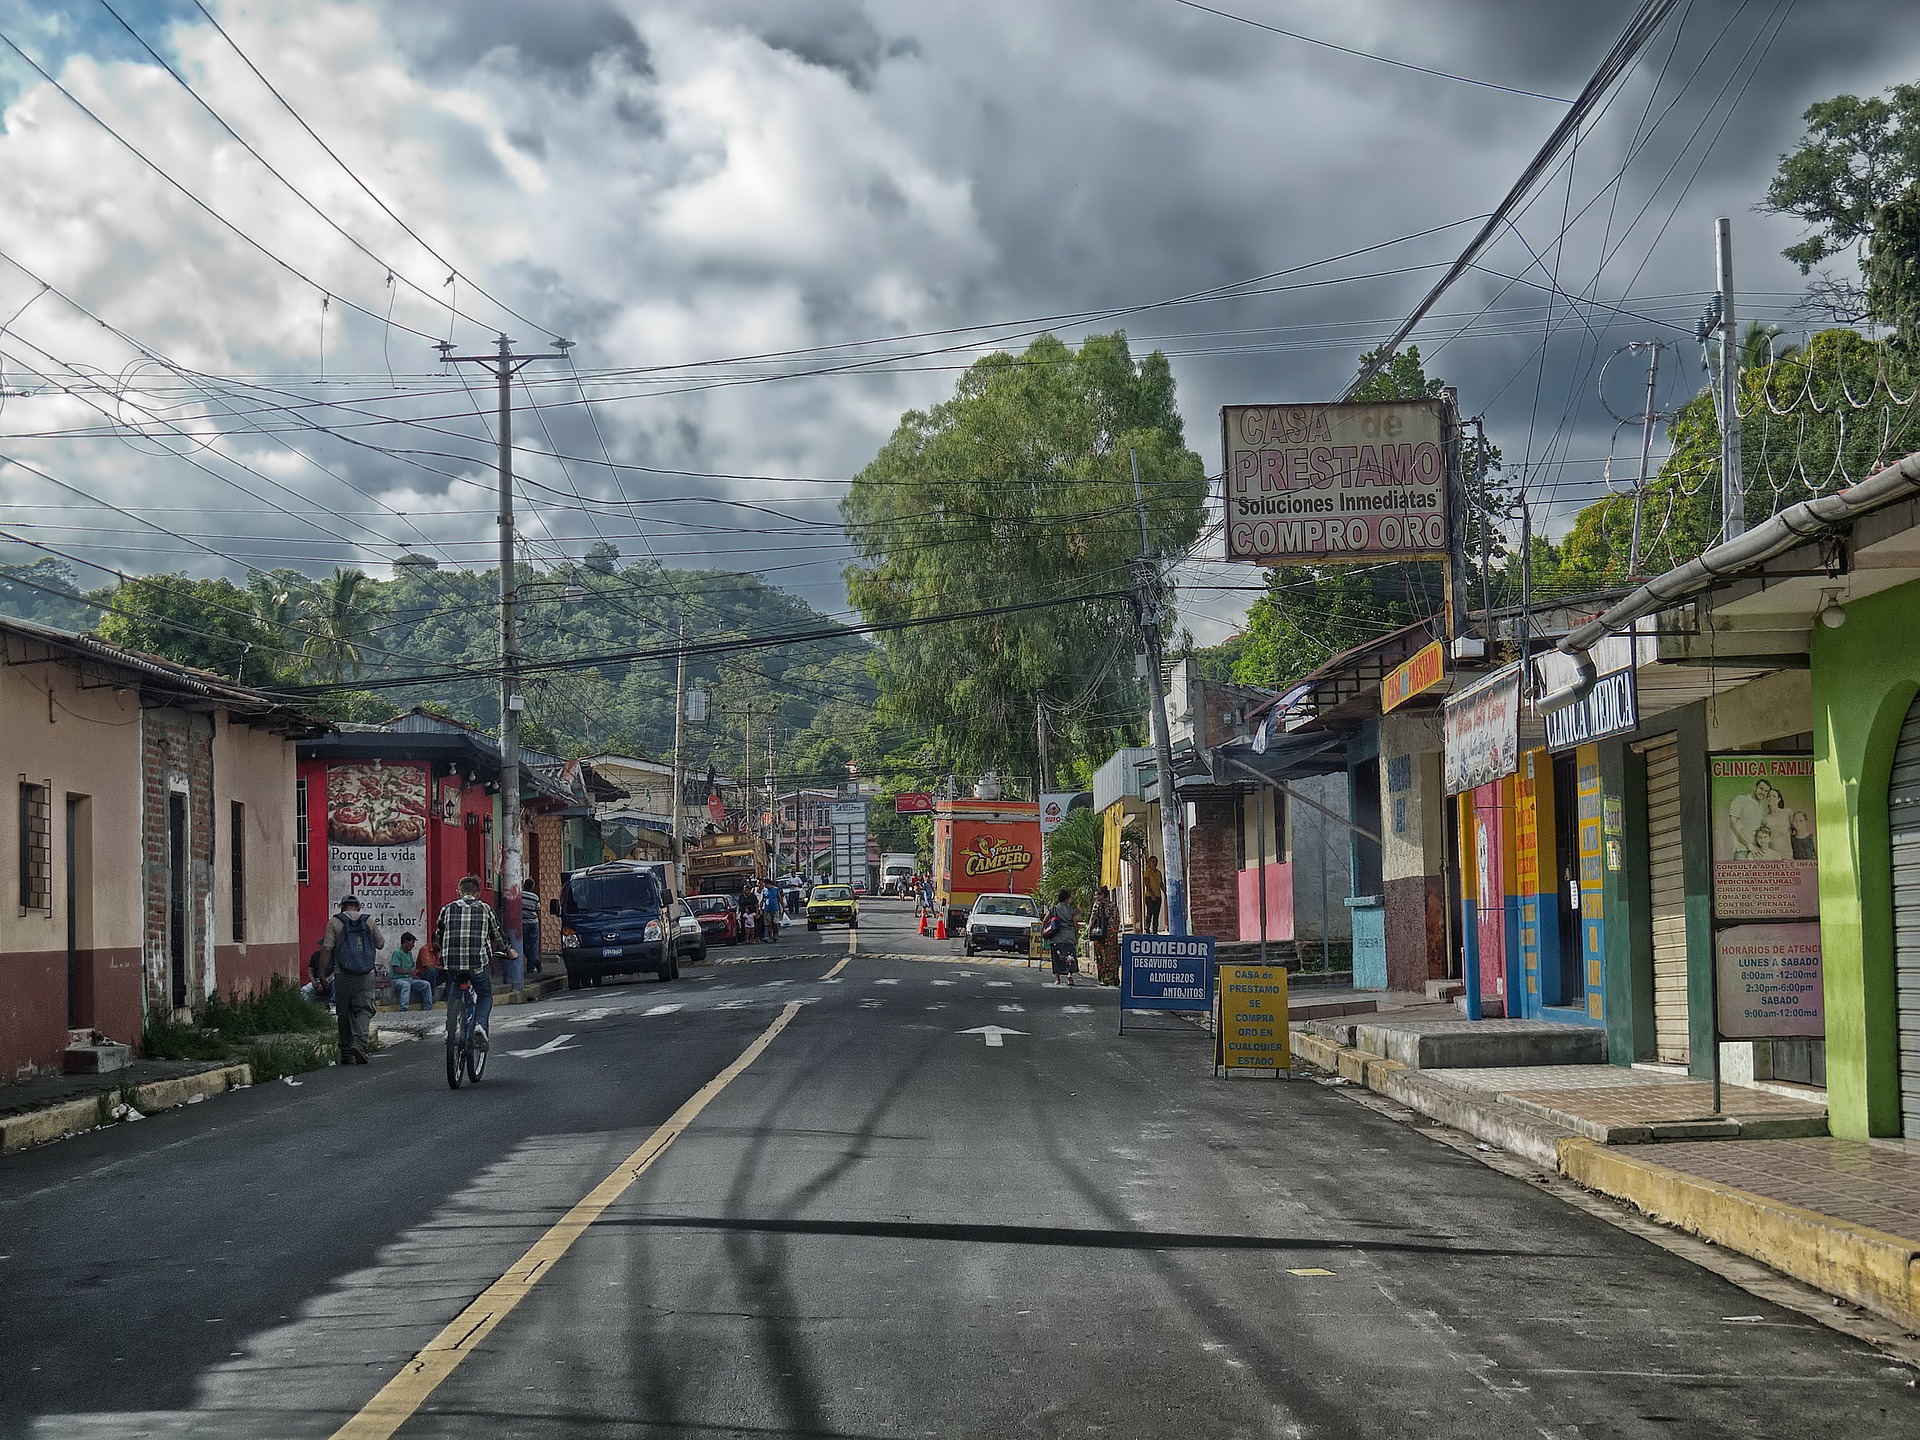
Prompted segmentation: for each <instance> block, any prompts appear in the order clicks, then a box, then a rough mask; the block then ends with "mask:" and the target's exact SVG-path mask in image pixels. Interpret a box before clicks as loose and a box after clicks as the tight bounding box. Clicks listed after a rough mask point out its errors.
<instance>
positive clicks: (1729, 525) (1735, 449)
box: [1713, 217, 1747, 542]
mask: <svg viewBox="0 0 1920 1440" xmlns="http://www.w3.org/2000/svg"><path fill="white" fill-rule="evenodd" d="M1713 240H1714V243H1713V258H1714V265H1715V268H1716V269H1717V271H1718V272H1719V286H1720V516H1721V519H1720V539H1721V540H1722V541H1723V542H1725V541H1728V540H1731V539H1733V538H1734V537H1735V536H1736V535H1743V534H1745V533H1746V529H1747V490H1746V486H1745V484H1743V483H1742V477H1741V474H1740V332H1739V330H1738V329H1737V328H1736V326H1735V322H1734V318H1733V317H1734V311H1733V223H1732V222H1731V221H1730V220H1727V219H1726V218H1725V217H1722V218H1721V219H1719V220H1716V221H1715V222H1714V229H1713Z"/></svg>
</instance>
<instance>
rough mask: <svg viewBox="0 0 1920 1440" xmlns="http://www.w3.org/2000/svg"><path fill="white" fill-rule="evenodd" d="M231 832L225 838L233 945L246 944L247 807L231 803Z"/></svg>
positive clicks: (234, 802) (239, 803)
mask: <svg viewBox="0 0 1920 1440" xmlns="http://www.w3.org/2000/svg"><path fill="white" fill-rule="evenodd" d="M230 809H231V811H232V817H233V818H232V821H231V825H232V830H231V832H230V833H229V834H228V836H227V852H228V857H227V858H228V862H229V864H230V866H231V875H230V876H229V879H230V882H231V885H232V890H233V894H232V902H233V903H232V910H233V943H234V944H236V945H244V944H246V943H247V807H246V806H245V805H244V804H242V803H241V802H240V801H238V800H235V801H233V802H232V804H231V806H230Z"/></svg>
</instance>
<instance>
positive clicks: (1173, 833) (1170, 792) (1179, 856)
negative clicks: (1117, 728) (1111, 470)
mask: <svg viewBox="0 0 1920 1440" xmlns="http://www.w3.org/2000/svg"><path fill="white" fill-rule="evenodd" d="M1127 460H1128V462H1129V463H1130V464H1131V465H1132V466H1133V505H1134V509H1135V510H1136V511H1137V512H1138V513H1139V516H1140V560H1139V563H1138V567H1137V570H1136V572H1135V578H1134V606H1135V610H1136V613H1137V614H1138V615H1139V618H1140V643H1141V644H1142V645H1143V646H1145V647H1146V652H1147V686H1148V696H1149V703H1148V705H1147V722H1148V725H1149V728H1151V729H1152V731H1153V768H1154V775H1155V777H1156V778H1157V779H1158V781H1159V785H1160V848H1161V850H1162V851H1164V852H1165V859H1164V861H1163V863H1164V864H1165V866H1166V881H1167V933H1168V934H1169V935H1184V934H1186V933H1187V857H1186V852H1185V850H1184V849H1183V848H1182V846H1181V844H1180V797H1179V794H1178V793H1177V792H1176V791H1175V790H1174V788H1173V739H1172V737H1171V736H1170V735H1169V734H1168V732H1167V687H1166V681H1165V680H1164V679H1162V678H1161V674H1160V619H1161V616H1160V604H1161V577H1160V565H1159V562H1157V561H1156V560H1155V559H1154V558H1153V545H1152V542H1151V541H1150V540H1149V539H1148V538H1147V500H1146V494H1145V492H1144V491H1142V490H1141V488H1140V457H1139V456H1138V455H1136V454H1135V453H1134V452H1133V451H1132V450H1131V449H1129V450H1128V451H1127Z"/></svg>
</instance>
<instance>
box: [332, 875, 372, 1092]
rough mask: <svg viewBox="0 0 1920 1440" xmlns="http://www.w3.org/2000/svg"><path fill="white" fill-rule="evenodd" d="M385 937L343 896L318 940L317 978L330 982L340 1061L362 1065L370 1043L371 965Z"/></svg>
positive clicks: (349, 897)
mask: <svg viewBox="0 0 1920 1440" xmlns="http://www.w3.org/2000/svg"><path fill="white" fill-rule="evenodd" d="M386 943H387V942H386V937H385V936H383V935H382V934H381V933H380V927H379V926H378V925H375V924H374V923H373V922H372V921H371V920H368V919H367V918H365V917H364V916H363V915H361V913H360V902H359V900H357V899H356V898H355V897H353V896H352V895H346V896H343V897H342V898H341V900H340V909H339V912H338V913H337V914H335V915H334V917H333V918H332V919H331V920H329V921H327V933H326V934H325V935H324V936H322V937H321V940H320V978H321V979H322V980H326V979H331V980H332V981H333V1010H334V1014H335V1015H336V1016H338V1017H339V1021H340V1063H341V1064H342V1065H364V1064H366V1063H367V1046H368V1045H369V1044H371V1043H372V1041H371V1037H370V1035H369V1027H370V1026H371V1025H372V1023H373V984H374V981H373V967H374V964H375V963H376V962H377V961H378V960H379V958H380V951H381V950H382V949H383V948H384V947H385V945H386Z"/></svg>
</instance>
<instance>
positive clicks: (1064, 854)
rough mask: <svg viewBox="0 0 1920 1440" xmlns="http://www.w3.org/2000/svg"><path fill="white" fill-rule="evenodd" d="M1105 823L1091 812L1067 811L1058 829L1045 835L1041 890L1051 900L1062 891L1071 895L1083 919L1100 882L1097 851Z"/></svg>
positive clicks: (1102, 837) (1102, 838)
mask: <svg viewBox="0 0 1920 1440" xmlns="http://www.w3.org/2000/svg"><path fill="white" fill-rule="evenodd" d="M1104 831H1105V822H1104V821H1103V820H1102V818H1101V817H1100V816H1098V815H1096V814H1095V813H1094V812H1093V811H1092V810H1091V809H1086V810H1073V811H1069V812H1068V814H1067V818H1066V819H1064V820H1062V821H1061V822H1060V825H1059V828H1058V829H1056V830H1055V831H1054V832H1053V833H1052V834H1051V835H1049V836H1047V843H1046V863H1045V865H1043V866H1042V867H1041V871H1040V890H1041V894H1042V897H1043V898H1044V899H1045V900H1051V899H1052V898H1053V897H1054V896H1055V895H1058V894H1059V893H1060V892H1061V891H1062V890H1069V891H1072V892H1073V903H1074V906H1075V908H1077V909H1078V910H1079V911H1080V913H1081V915H1082V917H1084V916H1085V915H1086V912H1087V907H1088V906H1090V905H1091V904H1092V903H1093V888H1094V886H1096V885H1098V884H1099V883H1100V848H1101V844H1102V841H1103V840H1104V838H1105V835H1104Z"/></svg>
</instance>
